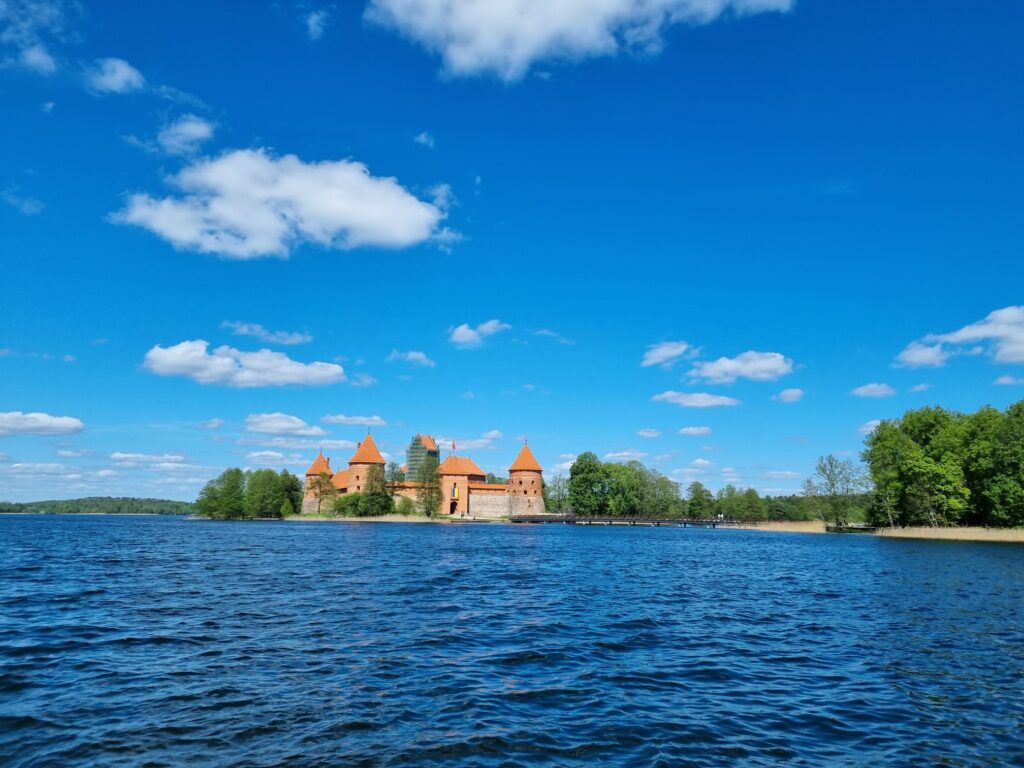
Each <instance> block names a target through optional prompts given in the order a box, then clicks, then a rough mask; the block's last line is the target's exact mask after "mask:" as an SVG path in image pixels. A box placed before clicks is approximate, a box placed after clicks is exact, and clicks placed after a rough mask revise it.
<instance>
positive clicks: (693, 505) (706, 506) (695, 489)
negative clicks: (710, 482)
mask: <svg viewBox="0 0 1024 768" xmlns="http://www.w3.org/2000/svg"><path fill="white" fill-rule="evenodd" d="M715 514H716V511H715V497H714V496H713V495H712V494H711V491H709V490H708V489H707V488H705V487H704V484H703V483H701V482H700V481H698V480H694V481H693V482H692V483H690V485H689V486H688V487H687V489H686V516H687V517H689V518H690V519H691V520H710V519H711V518H712V517H714V516H715Z"/></svg>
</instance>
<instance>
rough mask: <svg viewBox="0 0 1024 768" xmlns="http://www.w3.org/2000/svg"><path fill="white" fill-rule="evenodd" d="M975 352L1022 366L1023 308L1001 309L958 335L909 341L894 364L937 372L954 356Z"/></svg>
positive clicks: (1002, 361)
mask: <svg viewBox="0 0 1024 768" xmlns="http://www.w3.org/2000/svg"><path fill="white" fill-rule="evenodd" d="M976 345H981V346H976ZM977 352H987V353H988V354H989V355H990V356H991V357H992V359H993V360H995V361H996V362H997V363H1024V306H1019V305H1018V306H1009V307H1003V308H1002V309H997V310H995V311H994V312H990V313H989V314H988V315H987V316H986V317H985V318H984V319H983V320H979V321H978V322H976V323H971V324H970V325H965V326H964V327H963V328H961V329H959V330H957V331H952V332H951V333H930V334H928V335H927V336H925V337H923V338H922V339H919V340H917V341H912V342H910V343H909V344H908V345H907V346H906V347H905V348H904V349H903V351H902V352H900V354H899V355H898V356H897V358H896V363H897V365H901V366H906V367H908V368H925V367H928V368H939V367H941V366H943V365H945V364H946V362H947V361H948V360H949V358H951V357H953V356H954V355H963V354H975V353H977Z"/></svg>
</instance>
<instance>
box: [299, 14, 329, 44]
mask: <svg viewBox="0 0 1024 768" xmlns="http://www.w3.org/2000/svg"><path fill="white" fill-rule="evenodd" d="M329 18H330V14H329V13H328V12H327V11H325V10H323V9H320V10H318V11H311V12H309V13H307V14H306V16H305V18H304V20H305V22H306V34H307V35H309V39H310V40H319V39H320V38H321V37H323V36H324V31H325V30H326V29H327V21H328V20H329Z"/></svg>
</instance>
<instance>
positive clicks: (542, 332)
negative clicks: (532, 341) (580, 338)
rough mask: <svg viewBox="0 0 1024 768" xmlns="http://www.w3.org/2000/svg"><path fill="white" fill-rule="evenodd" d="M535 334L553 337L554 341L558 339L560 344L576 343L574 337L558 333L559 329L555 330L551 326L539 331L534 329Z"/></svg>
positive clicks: (569, 344) (570, 344)
mask: <svg viewBox="0 0 1024 768" xmlns="http://www.w3.org/2000/svg"><path fill="white" fill-rule="evenodd" d="M533 335H534V336H543V337H545V338H548V339H552V340H554V341H557V342H558V343H559V344H564V345H565V346H572V345H573V344H575V343H576V342H575V341H573V340H572V339H567V338H566V337H565V336H563V335H562V334H560V333H558V331H553V330H551V329H550V328H541V329H540V330H539V331H534V332H533Z"/></svg>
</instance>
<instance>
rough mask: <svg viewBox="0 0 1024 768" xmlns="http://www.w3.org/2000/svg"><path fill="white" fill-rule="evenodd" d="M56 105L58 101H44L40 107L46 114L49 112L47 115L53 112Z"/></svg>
mask: <svg viewBox="0 0 1024 768" xmlns="http://www.w3.org/2000/svg"><path fill="white" fill-rule="evenodd" d="M56 106H57V105H56V103H54V102H52V101H44V102H43V103H42V104H40V105H39V108H40V109H41V110H42V111H43V112H44V113H45V114H47V115H48V114H50V113H51V112H53V108H54V107H56Z"/></svg>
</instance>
